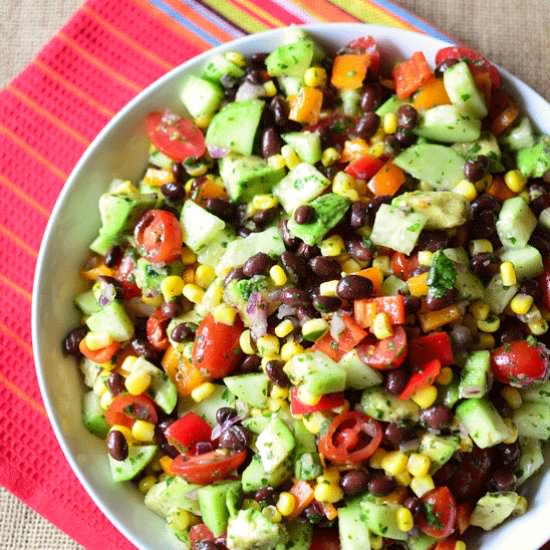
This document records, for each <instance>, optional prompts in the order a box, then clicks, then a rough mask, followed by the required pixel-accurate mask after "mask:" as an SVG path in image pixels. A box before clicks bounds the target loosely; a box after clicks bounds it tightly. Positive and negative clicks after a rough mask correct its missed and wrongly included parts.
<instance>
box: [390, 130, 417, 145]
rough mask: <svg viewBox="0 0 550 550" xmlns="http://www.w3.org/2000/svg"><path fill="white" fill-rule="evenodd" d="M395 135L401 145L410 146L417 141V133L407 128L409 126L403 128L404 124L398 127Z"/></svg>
mask: <svg viewBox="0 0 550 550" xmlns="http://www.w3.org/2000/svg"><path fill="white" fill-rule="evenodd" d="M394 135H395V138H396V139H397V141H398V142H399V144H400V145H401V147H409V146H411V145H412V144H413V143H416V135H415V134H414V133H413V132H412V131H411V130H407V128H403V127H402V126H400V127H399V128H397V132H395V134H394Z"/></svg>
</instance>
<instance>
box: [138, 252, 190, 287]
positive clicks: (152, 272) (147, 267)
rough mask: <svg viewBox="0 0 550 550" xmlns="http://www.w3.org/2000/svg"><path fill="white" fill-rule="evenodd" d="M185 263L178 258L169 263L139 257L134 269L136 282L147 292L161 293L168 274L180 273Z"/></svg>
mask: <svg viewBox="0 0 550 550" xmlns="http://www.w3.org/2000/svg"><path fill="white" fill-rule="evenodd" d="M182 271H183V264H182V263H181V262H180V261H179V260H178V261H175V262H171V263H169V264H159V263H153V262H150V261H149V260H146V259H145V258H139V260H138V261H137V264H136V267H135V269H134V279H135V281H134V282H135V283H136V285H137V286H138V288H140V289H141V290H142V291H145V292H144V293H145V294H148V293H149V292H153V293H159V292H160V285H161V283H162V281H163V279H164V278H165V277H166V276H168V275H176V274H178V275H179V274H180V273H181V272H182Z"/></svg>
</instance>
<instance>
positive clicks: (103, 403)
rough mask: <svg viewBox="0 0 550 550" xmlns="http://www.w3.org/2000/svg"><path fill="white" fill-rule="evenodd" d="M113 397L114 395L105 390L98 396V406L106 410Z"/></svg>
mask: <svg viewBox="0 0 550 550" xmlns="http://www.w3.org/2000/svg"><path fill="white" fill-rule="evenodd" d="M114 398H115V396H114V395H113V394H112V393H111V392H110V391H109V390H107V391H106V392H105V393H104V394H103V395H102V396H101V397H100V398H99V406H100V407H101V408H102V409H103V410H104V411H106V410H107V409H108V408H109V407H110V406H111V403H112V402H113V399H114Z"/></svg>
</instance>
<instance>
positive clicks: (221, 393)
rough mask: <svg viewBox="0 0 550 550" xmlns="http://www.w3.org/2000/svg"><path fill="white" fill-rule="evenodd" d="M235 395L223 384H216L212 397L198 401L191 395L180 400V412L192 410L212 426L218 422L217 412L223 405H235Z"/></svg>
mask: <svg viewBox="0 0 550 550" xmlns="http://www.w3.org/2000/svg"><path fill="white" fill-rule="evenodd" d="M234 406H235V396H234V395H233V394H232V393H231V392H230V391H229V390H228V389H227V388H226V387H225V386H224V385H222V384H216V385H215V388H214V392H213V393H212V395H211V396H210V397H208V398H207V399H204V400H203V401H200V402H198V403H196V402H195V401H193V400H192V399H191V397H186V398H180V399H179V400H178V413H179V415H180V416H181V415H182V414H184V413H186V412H188V411H192V412H194V413H195V414H198V415H199V416H200V417H201V418H203V419H204V420H206V422H208V424H210V425H211V426H215V425H216V424H217V421H216V412H217V410H218V409H220V408H221V407H234Z"/></svg>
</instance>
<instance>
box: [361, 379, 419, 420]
mask: <svg viewBox="0 0 550 550" xmlns="http://www.w3.org/2000/svg"><path fill="white" fill-rule="evenodd" d="M361 409H362V410H363V412H364V413H365V414H367V415H369V416H372V417H373V418H376V419H377V420H382V421H383V422H410V423H411V424H414V423H416V422H418V421H419V419H420V407H419V406H418V405H417V404H416V403H415V402H414V401H411V400H410V399H407V400H406V401H403V400H401V399H399V397H396V396H395V395H392V394H391V393H390V392H388V391H386V390H385V389H383V388H381V387H380V386H378V387H375V388H367V389H366V390H365V391H364V392H363V395H362V396H361Z"/></svg>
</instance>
